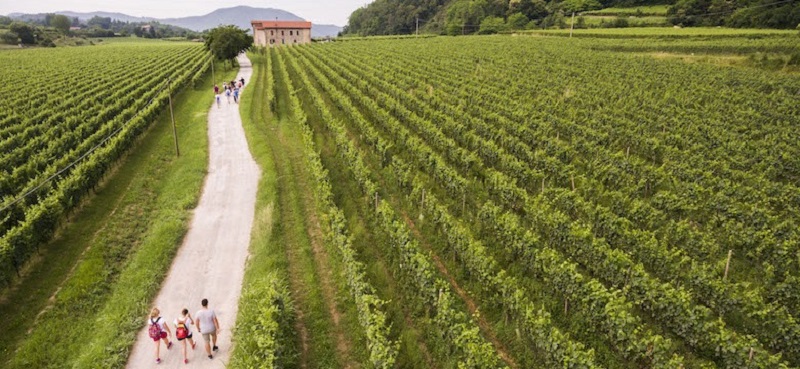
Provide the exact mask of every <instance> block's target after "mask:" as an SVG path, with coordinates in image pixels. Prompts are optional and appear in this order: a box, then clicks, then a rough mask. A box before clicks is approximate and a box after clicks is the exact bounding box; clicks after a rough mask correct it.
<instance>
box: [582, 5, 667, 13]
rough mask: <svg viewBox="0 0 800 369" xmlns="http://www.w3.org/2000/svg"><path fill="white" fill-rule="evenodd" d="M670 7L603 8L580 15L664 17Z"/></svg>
mask: <svg viewBox="0 0 800 369" xmlns="http://www.w3.org/2000/svg"><path fill="white" fill-rule="evenodd" d="M669 7H670V5H645V6H634V7H629V8H605V9H600V10H590V11H586V12H582V13H581V15H611V16H615V15H624V16H639V15H641V16H648V15H656V16H666V15H667V10H668V9H669Z"/></svg>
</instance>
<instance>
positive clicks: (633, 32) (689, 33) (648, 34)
mask: <svg viewBox="0 0 800 369" xmlns="http://www.w3.org/2000/svg"><path fill="white" fill-rule="evenodd" d="M521 32H522V33H530V34H539V35H554V36H564V35H567V36H568V35H569V33H570V30H569V29H554V30H531V31H521ZM573 35H574V36H576V37H597V38H634V37H638V38H698V37H706V38H735V39H739V40H743V39H744V40H746V39H747V38H754V37H778V38H783V39H789V40H791V39H793V38H795V39H796V38H797V31H787V30H777V29H741V28H722V27H690V28H673V27H649V28H648V27H641V28H605V29H576V30H574V31H573Z"/></svg>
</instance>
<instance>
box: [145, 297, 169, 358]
mask: <svg viewBox="0 0 800 369" xmlns="http://www.w3.org/2000/svg"><path fill="white" fill-rule="evenodd" d="M160 314H161V312H160V311H159V310H158V308H153V310H151V311H150V316H149V317H148V318H147V325H148V329H147V333H148V334H149V335H150V338H152V339H153V341H154V342H155V343H156V364H160V363H161V341H162V340H163V341H164V344H166V345H167V350H169V349H170V348H171V347H172V341H171V340H169V339H168V338H167V337H170V336H172V332H170V330H169V326H168V325H167V324H166V321H165V320H164V318H162V317H161V315H160Z"/></svg>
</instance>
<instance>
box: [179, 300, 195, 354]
mask: <svg viewBox="0 0 800 369" xmlns="http://www.w3.org/2000/svg"><path fill="white" fill-rule="evenodd" d="M189 322H191V323H192V324H194V319H192V314H189V309H186V308H184V309H183V311H181V317H180V318H175V322H174V323H175V337H177V338H178V342H181V343H182V344H183V363H184V364H189V358H188V357H187V356H186V341H189V343H190V344H191V345H192V350H194V346H195V342H194V340H193V339H192V329H191V328H189Z"/></svg>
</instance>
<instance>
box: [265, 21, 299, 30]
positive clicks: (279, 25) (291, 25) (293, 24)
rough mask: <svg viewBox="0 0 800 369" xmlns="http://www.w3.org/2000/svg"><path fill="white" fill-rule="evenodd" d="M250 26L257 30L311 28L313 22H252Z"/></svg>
mask: <svg viewBox="0 0 800 369" xmlns="http://www.w3.org/2000/svg"><path fill="white" fill-rule="evenodd" d="M250 24H251V25H253V27H255V29H257V30H258V29H264V28H303V29H310V28H311V22H302V21H276V20H254V21H250Z"/></svg>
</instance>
